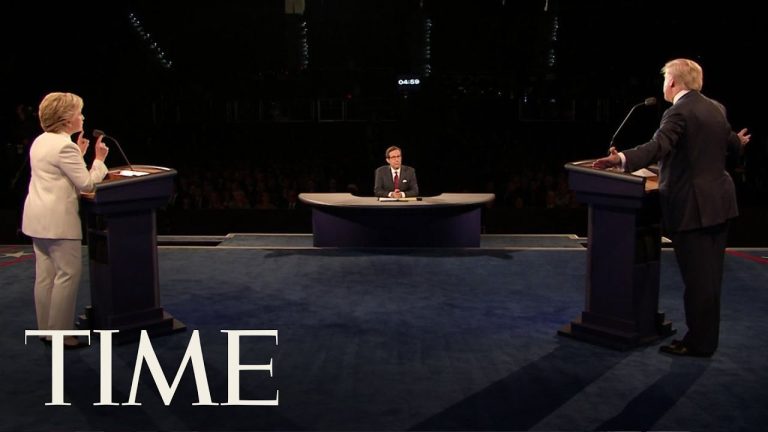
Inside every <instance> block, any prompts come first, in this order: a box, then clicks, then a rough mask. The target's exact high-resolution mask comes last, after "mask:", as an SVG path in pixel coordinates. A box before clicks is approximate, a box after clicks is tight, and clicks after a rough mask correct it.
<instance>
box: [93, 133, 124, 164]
mask: <svg viewBox="0 0 768 432" xmlns="http://www.w3.org/2000/svg"><path fill="white" fill-rule="evenodd" d="M93 136H94V137H96V138H98V137H101V136H103V137H104V138H109V139H111V140H112V141H113V142H114V143H115V144H117V149H118V150H120V154H121V155H123V159H125V163H127V164H128V168H130V170H131V171H133V167H132V166H131V162H130V161H128V157H127V156H125V152H124V151H123V148H122V147H120V143H119V142H117V140H116V139H114V138H113V137H111V136H109V135H107V134H105V133H104V131H102V130H99V129H94V130H93Z"/></svg>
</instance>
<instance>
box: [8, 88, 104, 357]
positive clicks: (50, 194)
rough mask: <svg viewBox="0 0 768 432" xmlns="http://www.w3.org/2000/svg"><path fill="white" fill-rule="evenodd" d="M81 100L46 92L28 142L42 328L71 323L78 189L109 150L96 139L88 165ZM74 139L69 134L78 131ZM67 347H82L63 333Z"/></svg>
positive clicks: (78, 257)
mask: <svg viewBox="0 0 768 432" xmlns="http://www.w3.org/2000/svg"><path fill="white" fill-rule="evenodd" d="M82 109H83V100H82V99H81V98H80V97H79V96H77V95H75V94H72V93H50V94H48V95H47V96H45V98H43V101H42V102H41V103H40V109H39V118H40V126H41V127H42V129H43V131H44V132H43V133H42V134H41V135H40V136H38V137H37V138H36V139H35V141H34V142H33V143H32V147H31V148H30V150H29V160H30V165H31V168H32V178H31V180H30V182H29V193H28V195H27V199H26V201H25V202H24V217H23V222H22V231H24V234H26V235H28V236H30V237H32V243H33V245H34V248H35V259H36V263H35V311H36V313H37V326H38V329H40V330H69V329H72V328H73V320H74V316H75V302H76V300H77V291H78V288H79V286H80V275H81V273H82V247H81V245H80V243H81V240H82V238H83V233H82V230H81V224H80V215H79V211H78V208H79V198H80V196H79V193H80V192H90V191H93V189H94V183H96V182H99V181H101V180H102V179H103V178H104V176H105V175H106V174H107V167H106V165H104V159H105V158H106V157H107V153H108V152H109V149H108V148H107V147H106V146H105V145H104V144H103V143H102V142H101V137H99V138H98V139H97V140H96V146H95V152H94V153H95V156H94V161H93V165H92V166H91V169H90V170H88V168H87V167H86V166H85V161H84V160H83V155H84V154H85V151H86V150H87V149H88V140H87V139H85V138H83V120H84V119H85V117H84V116H83V114H82ZM78 132H79V134H78V136H77V144H75V143H74V142H73V141H72V138H71V135H72V134H75V133H78ZM64 346H65V348H79V347H82V346H85V344H83V343H81V342H80V341H79V340H78V339H77V338H75V337H66V338H64Z"/></svg>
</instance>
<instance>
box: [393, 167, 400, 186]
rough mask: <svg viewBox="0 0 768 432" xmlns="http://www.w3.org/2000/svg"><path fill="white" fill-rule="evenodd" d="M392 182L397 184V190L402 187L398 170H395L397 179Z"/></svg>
mask: <svg viewBox="0 0 768 432" xmlns="http://www.w3.org/2000/svg"><path fill="white" fill-rule="evenodd" d="M392 183H394V184H395V190H399V189H400V176H398V175H397V171H395V179H394V180H393V181H392Z"/></svg>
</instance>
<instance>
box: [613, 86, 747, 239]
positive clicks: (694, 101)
mask: <svg viewBox="0 0 768 432" xmlns="http://www.w3.org/2000/svg"><path fill="white" fill-rule="evenodd" d="M740 145H741V144H740V142H739V137H738V136H737V135H736V134H735V133H734V132H733V131H732V130H731V126H730V124H729V123H728V120H727V119H726V115H725V108H724V107H723V106H722V105H721V104H720V103H719V102H716V101H714V100H712V99H709V98H707V97H706V96H704V95H702V94H701V93H700V92H697V91H690V92H688V93H687V94H685V95H683V96H682V97H681V98H680V99H679V100H678V101H677V103H676V104H673V105H672V106H671V107H670V108H669V109H667V110H666V111H665V112H664V115H663V116H662V119H661V125H660V126H659V129H658V130H657V131H656V133H654V135H653V138H652V139H651V140H650V141H649V142H647V143H645V144H642V145H640V146H637V147H635V148H634V149H631V150H626V151H624V152H623V153H624V156H625V157H626V168H627V170H628V171H635V170H637V169H640V168H643V167H646V166H648V165H650V164H651V163H653V162H657V161H658V162H659V167H660V173H659V195H660V199H661V208H662V216H663V220H664V226H665V228H666V229H667V230H668V231H669V232H671V233H674V232H677V231H685V230H691V229H698V228H704V227H708V226H713V225H718V224H721V223H723V222H725V221H726V220H728V219H730V218H733V217H736V216H737V215H738V208H737V205H736V191H735V187H734V185H733V181H732V180H731V176H730V175H728V172H727V171H726V170H725V162H726V153H727V152H728V151H736V152H738V150H739V148H740Z"/></svg>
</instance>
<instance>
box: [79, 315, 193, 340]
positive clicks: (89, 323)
mask: <svg viewBox="0 0 768 432" xmlns="http://www.w3.org/2000/svg"><path fill="white" fill-rule="evenodd" d="M94 316H95V315H94V310H93V307H91V306H88V307H86V308H85V312H84V313H83V314H81V315H79V316H78V321H77V322H76V323H75V325H76V326H77V328H79V329H81V330H119V332H118V333H113V334H112V340H113V341H114V342H115V343H117V344H126V343H131V342H138V341H139V336H140V335H141V331H142V330H146V331H147V334H149V336H150V337H159V336H165V335H169V334H173V333H178V332H181V331H185V330H186V329H187V326H186V325H185V324H184V323H183V322H181V321H179V320H177V319H176V318H174V317H173V316H172V315H171V314H169V313H168V312H165V311H163V312H162V317H161V318H159V319H155V320H144V321H136V322H132V323H123V324H120V325H117V326H111V327H112V328H109V329H105V328H94V327H96V320H95V318H94Z"/></svg>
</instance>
